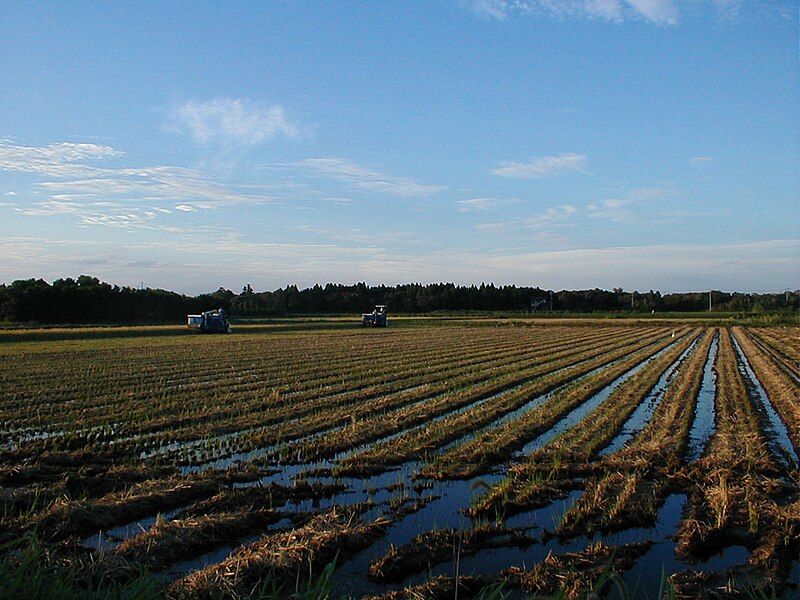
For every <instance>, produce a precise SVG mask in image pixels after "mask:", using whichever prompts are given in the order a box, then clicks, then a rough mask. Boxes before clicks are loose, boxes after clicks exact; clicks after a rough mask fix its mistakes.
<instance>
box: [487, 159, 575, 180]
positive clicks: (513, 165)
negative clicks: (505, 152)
mask: <svg viewBox="0 0 800 600" xmlns="http://www.w3.org/2000/svg"><path fill="white" fill-rule="evenodd" d="M585 164H586V156H584V155H583V154H574V153H573V154H559V155H558V156H540V157H538V158H534V159H532V160H531V161H530V162H527V163H519V162H504V163H501V166H500V167H497V168H495V169H491V170H490V172H491V173H492V174H493V175H499V176H501V177H514V178H517V179H539V178H540V177H546V176H548V175H555V174H558V173H565V172H570V171H582V170H583V168H584V165H585Z"/></svg>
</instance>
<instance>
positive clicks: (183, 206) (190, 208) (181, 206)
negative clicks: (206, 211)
mask: <svg viewBox="0 0 800 600" xmlns="http://www.w3.org/2000/svg"><path fill="white" fill-rule="evenodd" d="M175 210H179V211H181V212H194V207H193V206H189V205H188V204H178V206H176V207H175Z"/></svg>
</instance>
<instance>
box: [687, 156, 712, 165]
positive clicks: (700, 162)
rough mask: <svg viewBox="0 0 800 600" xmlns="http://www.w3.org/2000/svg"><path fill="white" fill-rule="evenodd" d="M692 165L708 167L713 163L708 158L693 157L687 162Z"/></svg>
mask: <svg viewBox="0 0 800 600" xmlns="http://www.w3.org/2000/svg"><path fill="white" fill-rule="evenodd" d="M689 162H690V163H692V164H693V165H708V164H711V163H713V162H714V159H713V158H711V157H710V156H695V157H693V158H691V159H690V160H689Z"/></svg>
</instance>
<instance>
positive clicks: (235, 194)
mask: <svg viewBox="0 0 800 600" xmlns="http://www.w3.org/2000/svg"><path fill="white" fill-rule="evenodd" d="M120 156H123V152H121V151H120V150H117V149H115V148H111V147H110V146H100V145H96V144H73V143H59V144H51V145H48V146H19V145H15V144H12V143H9V142H6V141H0V171H14V172H23V173H32V174H35V175H39V176H40V181H38V182H37V183H34V184H33V187H32V190H31V192H30V193H28V194H26V195H25V196H26V200H25V201H24V202H23V201H20V200H16V199H15V204H14V205H13V206H14V209H15V210H16V211H17V212H18V213H20V214H23V215H26V216H30V217H45V216H55V215H75V216H76V217H77V218H78V222H79V223H80V224H82V225H111V226H126V227H131V226H138V225H142V224H144V223H145V222H149V221H153V220H154V219H155V218H156V217H158V216H159V215H166V214H171V212H172V211H170V210H169V209H168V208H164V207H159V206H157V205H156V206H153V204H154V203H155V204H157V203H161V202H170V203H174V202H177V203H178V205H179V206H181V207H183V208H178V209H177V210H178V211H180V212H188V211H189V210H196V209H209V208H216V207H220V206H225V205H230V204H260V203H265V202H271V201H274V197H271V196H266V195H263V194H258V193H250V192H251V190H249V189H245V186H237V187H232V186H229V185H225V184H223V183H220V182H217V181H214V180H213V179H211V178H209V177H208V176H206V175H205V174H203V173H201V172H200V171H197V170H194V169H186V168H182V167H172V166H162V165H159V166H149V167H118V168H108V167H97V166H93V165H91V164H89V162H90V161H94V160H98V159H104V158H109V157H120ZM6 195H7V196H9V197H12V198H14V197H15V196H16V192H7V193H6ZM43 195H44V196H45V198H44V199H42V196H43ZM187 209H188V210H187ZM148 227H150V226H149V225H148ZM154 227H155V226H154ZM159 227H160V226H159Z"/></svg>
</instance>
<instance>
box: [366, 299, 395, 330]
mask: <svg viewBox="0 0 800 600" xmlns="http://www.w3.org/2000/svg"><path fill="white" fill-rule="evenodd" d="M361 324H362V325H363V326H364V327H386V326H387V325H388V324H389V318H388V316H387V314H386V306H385V305H383V304H379V305H378V306H376V307H375V310H373V311H372V312H371V313H364V314H362V315H361Z"/></svg>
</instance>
